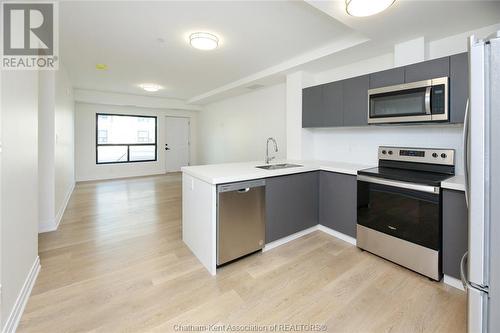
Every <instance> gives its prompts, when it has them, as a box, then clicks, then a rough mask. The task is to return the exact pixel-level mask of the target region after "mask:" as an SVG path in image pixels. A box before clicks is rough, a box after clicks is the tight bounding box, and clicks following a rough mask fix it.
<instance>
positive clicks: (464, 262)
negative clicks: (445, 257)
mask: <svg viewBox="0 0 500 333" xmlns="http://www.w3.org/2000/svg"><path fill="white" fill-rule="evenodd" d="M468 253H469V252H468V251H466V252H465V253H464V255H463V256H462V260H460V280H462V285H463V286H464V289H465V290H467V289H468V288H471V287H472V286H471V285H470V282H469V279H468V278H467V273H466V269H467V254H468Z"/></svg>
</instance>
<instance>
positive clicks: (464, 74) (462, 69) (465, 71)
mask: <svg viewBox="0 0 500 333" xmlns="http://www.w3.org/2000/svg"><path fill="white" fill-rule="evenodd" d="M468 98H469V54H468V53H467V52H464V53H460V54H455V55H452V56H451V57H450V123H463V122H464V118H465V106H466V104H467V99H468Z"/></svg>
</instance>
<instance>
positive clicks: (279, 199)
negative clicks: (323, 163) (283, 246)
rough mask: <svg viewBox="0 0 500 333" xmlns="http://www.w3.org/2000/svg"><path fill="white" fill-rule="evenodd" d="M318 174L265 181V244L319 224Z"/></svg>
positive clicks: (301, 174) (308, 173)
mask: <svg viewBox="0 0 500 333" xmlns="http://www.w3.org/2000/svg"><path fill="white" fill-rule="evenodd" d="M318 176H319V175H318V172H307V173H299V174H293V175H287V176H280V177H272V178H267V179H266V243H269V242H272V241H275V240H277V239H280V238H283V237H286V236H290V235H291V234H294V233H296V232H299V231H302V230H304V229H307V228H309V227H312V226H315V225H316V224H318V213H319V208H318V204H319V198H318V196H319V190H318Z"/></svg>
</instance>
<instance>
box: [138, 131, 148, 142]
mask: <svg viewBox="0 0 500 333" xmlns="http://www.w3.org/2000/svg"><path fill="white" fill-rule="evenodd" d="M148 141H149V132H148V131H137V142H148Z"/></svg>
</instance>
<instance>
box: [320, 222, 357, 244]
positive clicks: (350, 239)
mask: <svg viewBox="0 0 500 333" xmlns="http://www.w3.org/2000/svg"><path fill="white" fill-rule="evenodd" d="M318 230H319V231H323V232H324V233H327V234H329V235H330V236H333V237H335V238H338V239H341V240H343V241H344V242H347V243H349V244H352V245H354V246H356V238H354V237H351V236H347V235H346V234H343V233H341V232H338V231H336V230H333V229H330V228H328V227H325V226H324V225H321V224H318Z"/></svg>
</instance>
